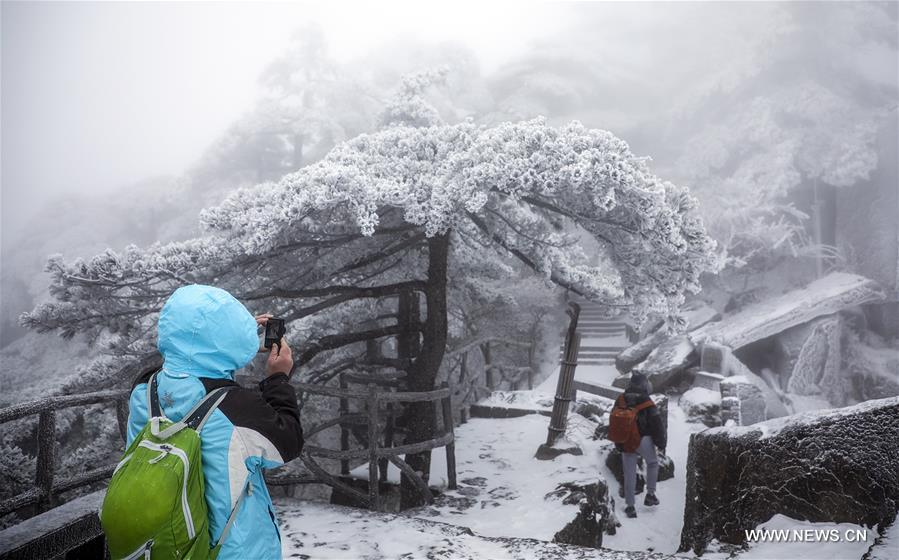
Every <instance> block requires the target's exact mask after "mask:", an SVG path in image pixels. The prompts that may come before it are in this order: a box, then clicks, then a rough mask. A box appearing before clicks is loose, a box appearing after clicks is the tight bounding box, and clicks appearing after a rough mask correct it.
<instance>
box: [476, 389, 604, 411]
mask: <svg viewBox="0 0 899 560" xmlns="http://www.w3.org/2000/svg"><path fill="white" fill-rule="evenodd" d="M553 402H554V397H553V395H552V394H549V393H545V392H539V391H494V392H493V393H491V394H490V396H488V397H486V398H484V399H482V400H480V401H478V402H477V403H476V404H475V405H472V407H471V415H472V416H476V417H479V418H515V417H517V416H524V415H526V414H542V415H544V416H549V415H550V414H552V410H553ZM614 404H615V403H614V401H612V400H611V399H607V398H605V397H600V396H597V395H591V394H590V393H586V392H582V393H579V394H578V397H577V401H574V402H572V403H571V406H570V408H569V410H570V412H575V413H577V414H580V415H581V416H583V417H585V418H590V417H591V416H592V415H597V416H602V415H603V414H604V413H606V412H608V411H609V410H610V409H611V408H612V406H614Z"/></svg>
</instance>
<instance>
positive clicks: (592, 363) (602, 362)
mask: <svg viewBox="0 0 899 560" xmlns="http://www.w3.org/2000/svg"><path fill="white" fill-rule="evenodd" d="M577 363H578V365H579V366H614V365H615V360H597V359H592V358H591V359H586V360H583V359H580V360H578V361H577Z"/></svg>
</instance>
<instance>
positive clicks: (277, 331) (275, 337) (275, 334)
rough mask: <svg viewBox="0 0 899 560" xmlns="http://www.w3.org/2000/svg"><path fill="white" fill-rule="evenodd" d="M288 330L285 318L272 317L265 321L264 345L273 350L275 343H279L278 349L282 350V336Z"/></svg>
mask: <svg viewBox="0 0 899 560" xmlns="http://www.w3.org/2000/svg"><path fill="white" fill-rule="evenodd" d="M286 332H287V327H285V326H284V319H275V318H274V317H272V318H270V319H269V320H268V321H266V322H265V342H264V343H263V345H264V346H265V347H266V348H268V349H269V350H271V348H272V345H273V344H277V345H278V351H280V350H281V338H282V337H283V336H284V333H286Z"/></svg>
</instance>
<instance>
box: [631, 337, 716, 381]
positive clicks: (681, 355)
mask: <svg viewBox="0 0 899 560" xmlns="http://www.w3.org/2000/svg"><path fill="white" fill-rule="evenodd" d="M698 359H699V357H698V355H697V353H696V348H695V347H694V346H693V343H692V342H690V339H689V338H688V337H687V335H680V336H675V337H672V338H669V339H668V340H666V341H665V342H663V343H662V344H661V345H659V347H658V348H656V349H655V350H653V351H652V352H651V353H650V354H649V357H647V358H646V359H645V360H643V361H642V362H640V363H639V364H637V365H636V366H635V367H634V368H633V369H632V370H631V371H633V372H637V373H642V374H644V375H646V377H647V378H648V379H649V382H650V383H652V388H653V390H654V391H664V390H665V389H666V388H668V387H670V386H672V385H675V384H676V383H677V381H678V377H679V374H682V373H684V371H685V370H686V369H687V368H688V367H689V366H691V365H693V364H694V363H696V362H697V361H698Z"/></svg>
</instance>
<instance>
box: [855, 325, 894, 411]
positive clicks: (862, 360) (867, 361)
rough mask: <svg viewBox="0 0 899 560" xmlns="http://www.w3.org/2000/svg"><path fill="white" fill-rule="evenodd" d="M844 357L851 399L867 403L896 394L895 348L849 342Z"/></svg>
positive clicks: (856, 341)
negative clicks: (867, 401)
mask: <svg viewBox="0 0 899 560" xmlns="http://www.w3.org/2000/svg"><path fill="white" fill-rule="evenodd" d="M894 344H895V343H894ZM844 356H845V358H844V363H845V364H847V365H848V372H846V373H847V374H848V378H849V381H850V383H851V384H852V388H853V396H854V397H855V398H857V399H858V400H870V399H882V398H887V397H893V396H896V395H899V349H897V348H895V347H889V346H871V345H869V344H867V343H862V342H861V341H858V340H851V341H850V343H849V344H847V345H846V348H845V349H844Z"/></svg>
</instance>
